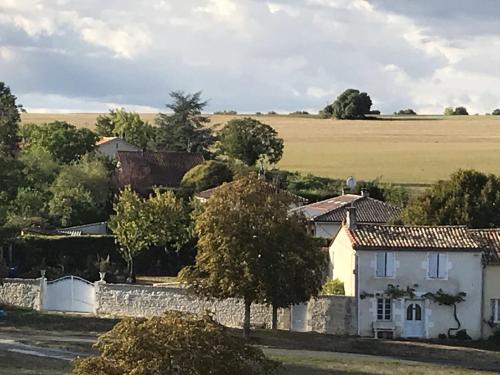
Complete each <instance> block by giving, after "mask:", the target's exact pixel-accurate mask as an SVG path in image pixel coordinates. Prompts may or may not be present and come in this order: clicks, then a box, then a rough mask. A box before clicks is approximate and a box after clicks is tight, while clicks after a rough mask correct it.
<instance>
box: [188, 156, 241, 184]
mask: <svg viewBox="0 0 500 375" xmlns="http://www.w3.org/2000/svg"><path fill="white" fill-rule="evenodd" d="M232 180H233V172H232V171H231V169H230V168H229V167H228V166H227V165H226V164H225V163H223V162H220V161H216V160H209V161H205V162H203V163H202V164H199V165H197V166H196V167H194V168H192V169H190V170H189V171H188V172H187V173H186V174H185V175H184V177H183V179H182V182H181V186H182V187H185V188H188V189H193V190H194V191H202V190H206V189H209V188H213V187H216V186H219V185H221V184H222V183H224V182H229V181H232Z"/></svg>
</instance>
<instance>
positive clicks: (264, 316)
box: [95, 283, 288, 328]
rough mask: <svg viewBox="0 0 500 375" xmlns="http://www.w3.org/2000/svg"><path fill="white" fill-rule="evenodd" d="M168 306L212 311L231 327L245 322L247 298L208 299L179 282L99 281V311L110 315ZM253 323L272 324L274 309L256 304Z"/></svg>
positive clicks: (282, 316)
mask: <svg viewBox="0 0 500 375" xmlns="http://www.w3.org/2000/svg"><path fill="white" fill-rule="evenodd" d="M166 310H177V311H185V312H190V313H203V312H205V311H210V312H212V313H213V314H214V318H215V319H216V320H217V321H218V322H219V323H221V324H224V325H226V326H228V327H241V326H242V325H243V317H244V305H243V301H241V300H238V299H234V298H229V299H226V300H205V299H201V298H199V297H197V296H195V295H194V294H193V293H191V292H190V291H188V290H186V289H184V288H180V287H177V286H141V285H125V284H101V283H97V289H96V308H95V311H96V315H97V316H106V317H120V316H136V317H147V316H153V315H159V314H161V313H163V312H164V311H166ZM287 316H288V315H287V312H286V311H280V313H279V327H280V328H287V327H286V324H287V321H286V320H287ZM251 324H252V325H253V326H256V327H270V326H271V309H270V308H269V307H268V306H264V305H258V304H252V308H251Z"/></svg>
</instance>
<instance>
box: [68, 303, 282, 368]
mask: <svg viewBox="0 0 500 375" xmlns="http://www.w3.org/2000/svg"><path fill="white" fill-rule="evenodd" d="M95 347H96V348H97V349H98V350H99V352H100V353H101V354H100V356H97V357H89V358H77V359H76V360H75V361H74V368H73V371H74V373H75V374H79V375H91V374H92V375H95V374H102V375H108V374H109V375H114V374H117V375H118V374H120V375H132V374H133V375H149V374H162V375H170V374H172V375H173V374H176V375H201V374H204V375H205V374H207V375H208V374H214V375H215V374H218V375H230V374H241V375H250V374H256V375H267V374H274V373H275V372H276V369H277V368H278V364H277V363H276V362H274V361H271V360H269V359H267V358H266V357H265V356H264V354H263V353H262V350H260V349H258V348H255V347H252V346H249V345H247V344H246V343H245V341H244V340H243V339H241V338H239V337H235V336H232V335H230V334H229V333H228V332H226V330H225V328H224V326H222V325H220V324H218V323H216V322H215V321H214V320H213V319H212V317H211V316H209V315H203V316H198V315H193V314H186V313H181V312H177V311H168V312H165V314H164V315H162V316H158V317H152V318H149V319H137V318H135V319H133V318H128V319H124V320H122V321H121V322H119V323H118V324H116V325H115V326H114V327H113V329H112V330H111V331H109V332H107V333H105V334H104V335H102V336H101V337H99V339H98V341H97V343H96V344H95Z"/></svg>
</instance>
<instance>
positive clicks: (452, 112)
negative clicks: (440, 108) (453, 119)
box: [444, 107, 469, 116]
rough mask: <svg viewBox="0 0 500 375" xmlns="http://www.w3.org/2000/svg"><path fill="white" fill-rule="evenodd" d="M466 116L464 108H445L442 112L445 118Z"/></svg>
mask: <svg viewBox="0 0 500 375" xmlns="http://www.w3.org/2000/svg"><path fill="white" fill-rule="evenodd" d="M468 114H469V112H467V109H466V108H465V107H456V108H453V107H447V108H445V110H444V115H445V116H467V115H468Z"/></svg>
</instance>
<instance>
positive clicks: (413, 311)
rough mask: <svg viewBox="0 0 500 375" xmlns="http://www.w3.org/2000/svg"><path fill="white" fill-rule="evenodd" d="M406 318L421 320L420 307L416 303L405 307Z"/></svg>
mask: <svg viewBox="0 0 500 375" xmlns="http://www.w3.org/2000/svg"><path fill="white" fill-rule="evenodd" d="M406 320H422V307H420V305H419V304H418V303H412V304H410V305H408V307H407V308H406Z"/></svg>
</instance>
